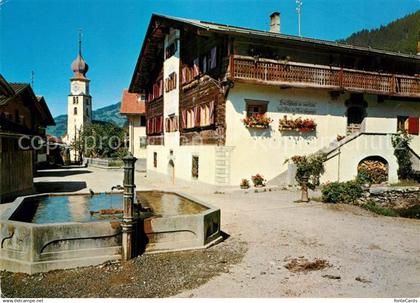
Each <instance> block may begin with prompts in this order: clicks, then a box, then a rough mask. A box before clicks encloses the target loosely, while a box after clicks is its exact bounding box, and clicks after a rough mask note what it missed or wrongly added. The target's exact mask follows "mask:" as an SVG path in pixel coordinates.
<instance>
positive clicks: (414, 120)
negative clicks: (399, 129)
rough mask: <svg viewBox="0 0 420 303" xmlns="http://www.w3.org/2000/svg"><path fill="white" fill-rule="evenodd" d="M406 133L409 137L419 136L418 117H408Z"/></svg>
mask: <svg viewBox="0 0 420 303" xmlns="http://www.w3.org/2000/svg"><path fill="white" fill-rule="evenodd" d="M408 133H409V134H410V135H418V134H419V117H409V118H408Z"/></svg>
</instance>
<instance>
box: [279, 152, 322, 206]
mask: <svg viewBox="0 0 420 303" xmlns="http://www.w3.org/2000/svg"><path fill="white" fill-rule="evenodd" d="M326 158H327V157H326V155H325V154H323V153H316V154H312V155H309V156H299V155H296V156H293V157H292V158H291V160H292V161H293V163H294V164H295V165H296V176H295V178H296V181H297V182H298V183H299V185H300V186H301V189H302V197H301V201H302V202H309V197H308V188H309V189H314V188H315V187H316V186H318V185H319V177H320V176H321V174H323V173H324V162H325V160H326ZM288 161H289V159H287V160H286V162H288Z"/></svg>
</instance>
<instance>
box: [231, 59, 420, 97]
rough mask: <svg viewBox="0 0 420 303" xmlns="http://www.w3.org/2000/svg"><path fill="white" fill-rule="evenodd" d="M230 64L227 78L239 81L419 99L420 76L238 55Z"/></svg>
mask: <svg viewBox="0 0 420 303" xmlns="http://www.w3.org/2000/svg"><path fill="white" fill-rule="evenodd" d="M229 61H230V62H229V74H230V78H231V79H233V80H236V81H240V82H248V83H259V84H267V85H278V86H283V87H300V88H324V89H329V90H335V91H350V92H360V93H371V94H378V95H388V96H399V97H417V98H418V97H420V77H412V76H404V75H395V74H385V73H375V72H366V71H361V70H352V69H345V68H337V67H330V66H324V65H313V64H304V63H297V62H284V61H276V60H270V59H254V58H253V57H245V56H237V55H235V56H231V57H230V59H229Z"/></svg>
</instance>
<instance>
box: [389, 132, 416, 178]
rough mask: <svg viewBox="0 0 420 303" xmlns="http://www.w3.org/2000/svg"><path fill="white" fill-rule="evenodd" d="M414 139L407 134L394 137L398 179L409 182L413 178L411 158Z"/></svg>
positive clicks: (393, 144)
mask: <svg viewBox="0 0 420 303" xmlns="http://www.w3.org/2000/svg"><path fill="white" fill-rule="evenodd" d="M412 139H413V138H412V137H411V136H410V135H409V134H407V133H406V132H402V133H398V134H396V135H393V136H392V146H393V147H394V155H395V157H396V158H397V162H398V178H399V179H402V180H407V179H411V178H413V168H412V163H411V156H410V142H411V140H412Z"/></svg>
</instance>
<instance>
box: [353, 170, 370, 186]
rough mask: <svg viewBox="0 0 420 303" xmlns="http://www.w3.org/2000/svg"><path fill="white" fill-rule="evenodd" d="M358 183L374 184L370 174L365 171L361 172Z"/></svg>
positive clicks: (358, 175)
mask: <svg viewBox="0 0 420 303" xmlns="http://www.w3.org/2000/svg"><path fill="white" fill-rule="evenodd" d="M356 181H358V182H359V183H360V184H366V183H367V184H372V178H371V177H370V175H369V173H368V172H367V171H365V170H360V171H359V173H358V174H357V177H356Z"/></svg>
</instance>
